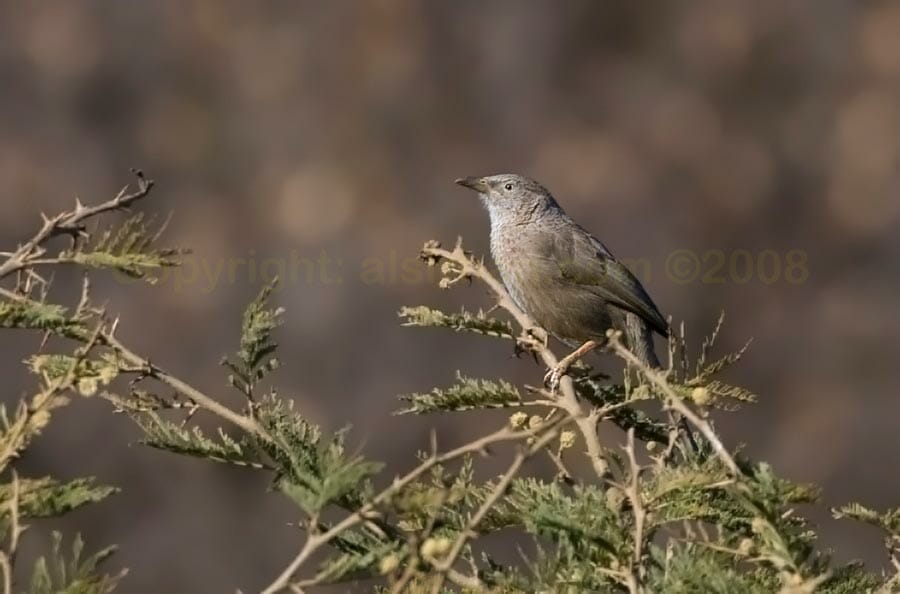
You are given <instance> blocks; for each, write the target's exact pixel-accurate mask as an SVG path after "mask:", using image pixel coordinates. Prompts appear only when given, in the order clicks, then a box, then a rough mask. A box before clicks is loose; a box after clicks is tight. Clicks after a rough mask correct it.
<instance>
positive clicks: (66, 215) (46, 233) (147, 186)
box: [0, 169, 154, 280]
mask: <svg viewBox="0 0 900 594" xmlns="http://www.w3.org/2000/svg"><path fill="white" fill-rule="evenodd" d="M132 172H133V173H134V174H135V175H136V176H137V189H136V190H135V191H134V192H131V193H129V192H128V186H125V187H124V188H122V189H121V190H120V191H119V193H118V194H117V195H116V197H115V198H112V199H111V200H107V201H106V202H102V203H100V204H97V205H95V206H85V205H84V204H82V203H81V200H79V199H78V198H76V199H75V208H74V209H73V210H71V211H67V212H63V213H60V214H58V215H56V216H54V217H52V218H48V217H47V216H46V215H43V214H42V215H41V218H42V219H43V225H42V226H41V229H40V230H39V231H38V232H37V233H36V234H35V235H34V236H33V237H32V238H31V239H29V240H28V241H26V242H25V243H23V244H22V245H20V246H19V247H18V248H17V249H16V250H15V251H14V252H12V253H11V254H9V257H8V258H7V259H6V261H5V262H3V264H0V280H2V279H4V278H6V277H7V276H9V275H10V274H12V273H14V272H18V271H20V270H23V269H25V268H28V267H29V266H31V265H32V263H33V262H34V261H35V260H38V259H39V258H41V257H42V256H43V255H44V254H45V253H46V249H44V244H45V243H46V242H47V241H48V240H49V239H51V238H53V237H56V236H58V235H72V236H73V237H79V236H83V235H85V229H84V225H83V224H82V223H83V222H84V221H86V220H88V219H90V218H92V217H96V216H97V215H99V214H102V213H104V212H109V211H114V210H121V209H126V208H128V207H129V206H131V205H132V204H134V203H135V202H137V201H138V200H140V199H141V198H144V197H146V196H147V195H149V194H150V190H151V189H152V188H153V183H154V182H153V180H152V179H148V178H146V177H144V174H143V172H141V171H140V170H138V169H132Z"/></svg>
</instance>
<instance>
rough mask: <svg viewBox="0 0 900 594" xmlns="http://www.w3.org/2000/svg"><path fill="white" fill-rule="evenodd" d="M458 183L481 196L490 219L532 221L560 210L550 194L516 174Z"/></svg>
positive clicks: (471, 179)
mask: <svg viewBox="0 0 900 594" xmlns="http://www.w3.org/2000/svg"><path fill="white" fill-rule="evenodd" d="M456 183H457V184H459V185H461V186H464V187H466V188H469V189H471V190H475V191H476V192H478V195H479V197H480V198H481V201H482V202H484V205H485V206H486V207H487V209H488V212H489V213H490V214H491V219H492V220H496V219H497V218H503V219H507V218H508V219H525V220H527V219H532V218H534V217H536V216H539V215H540V214H542V213H544V212H546V211H548V210H551V209H555V208H558V205H557V204H556V200H554V199H553V196H552V195H551V194H550V192H549V190H547V188H545V187H544V186H542V185H541V184H539V183H537V182H536V181H534V180H533V179H531V178H528V177H525V176H524V175H517V174H515V173H500V174H497V175H488V176H486V177H463V178H460V179H458V180H456Z"/></svg>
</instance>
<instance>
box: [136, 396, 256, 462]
mask: <svg viewBox="0 0 900 594" xmlns="http://www.w3.org/2000/svg"><path fill="white" fill-rule="evenodd" d="M129 412H130V414H131V417H132V419H134V421H135V422H136V423H137V424H138V426H140V428H141V429H143V431H144V439H143V440H141V443H142V444H144V445H147V446H150V447H152V448H156V449H159V450H166V451H169V452H173V453H175V454H182V455H185V456H193V457H195V458H205V459H208V460H212V461H215V462H225V463H228V464H235V465H237V466H250V467H253V468H263V467H264V464H263V462H262V461H260V460H259V457H258V456H257V454H256V449H255V446H254V445H253V444H251V443H247V440H246V439H241V440H235V439H233V438H231V437H230V436H229V435H228V434H226V433H225V432H224V431H222V430H221V429H219V430H218V434H217V436H216V438H215V439H213V438H210V437H207V436H206V434H205V433H204V432H203V431H202V430H201V429H200V428H199V427H197V426H194V427H187V426H185V425H184V424H176V423H172V422H170V421H167V420H165V419H163V418H161V417H160V416H159V415H158V414H157V413H156V412H155V411H153V410H142V411H129Z"/></svg>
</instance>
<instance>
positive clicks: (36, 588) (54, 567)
mask: <svg viewBox="0 0 900 594" xmlns="http://www.w3.org/2000/svg"><path fill="white" fill-rule="evenodd" d="M62 540H63V539H62V535H61V534H60V533H59V532H54V533H53V545H52V549H51V552H50V555H49V556H47V557H41V558H40V559H38V560H37V562H36V563H35V564H34V569H33V570H32V573H31V584H30V586H29V588H28V592H29V594H107V593H108V592H112V591H113V590H115V589H116V586H117V585H118V583H119V581H120V580H121V579H122V578H123V577H125V574H126V573H127V572H126V571H124V570H123V571H121V572H119V573H118V574H116V575H108V574H104V573H100V572H99V566H100V565H101V564H102V563H103V562H105V561H106V560H107V559H109V558H110V557H111V556H112V555H113V553H115V552H116V547H108V548H105V549H102V550H100V551H98V552H96V553H94V554H93V555H90V556H89V557H87V558H82V554H83V553H84V542H83V541H82V540H81V535H78V536H76V537H75V540H74V541H73V542H72V549H71V552H70V553H68V554H67V553H66V552H65V551H63V550H62Z"/></svg>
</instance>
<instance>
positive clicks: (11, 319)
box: [0, 299, 85, 338]
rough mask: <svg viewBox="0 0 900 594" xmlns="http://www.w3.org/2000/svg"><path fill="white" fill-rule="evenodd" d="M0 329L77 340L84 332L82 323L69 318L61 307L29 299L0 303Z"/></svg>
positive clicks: (65, 310)
mask: <svg viewBox="0 0 900 594" xmlns="http://www.w3.org/2000/svg"><path fill="white" fill-rule="evenodd" d="M0 328H20V329H23V330H41V331H45V332H52V333H54V334H58V335H60V336H65V337H67V338H78V337H80V336H82V335H83V332H84V331H85V329H84V326H83V324H82V322H81V321H80V320H77V319H74V318H71V317H69V316H68V310H67V309H66V308H65V307H63V306H62V305H56V304H53V303H40V302H38V301H32V300H30V299H23V300H20V301H0Z"/></svg>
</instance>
